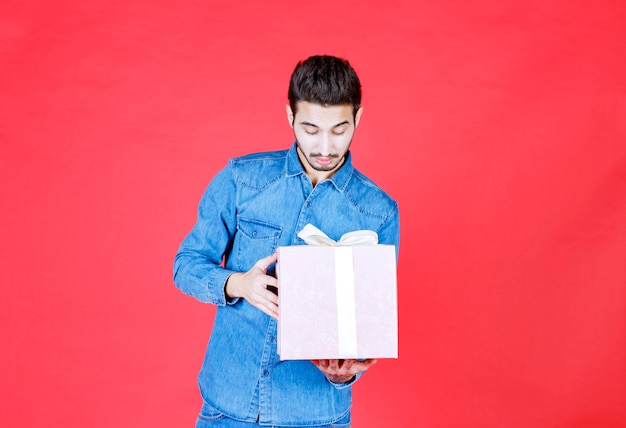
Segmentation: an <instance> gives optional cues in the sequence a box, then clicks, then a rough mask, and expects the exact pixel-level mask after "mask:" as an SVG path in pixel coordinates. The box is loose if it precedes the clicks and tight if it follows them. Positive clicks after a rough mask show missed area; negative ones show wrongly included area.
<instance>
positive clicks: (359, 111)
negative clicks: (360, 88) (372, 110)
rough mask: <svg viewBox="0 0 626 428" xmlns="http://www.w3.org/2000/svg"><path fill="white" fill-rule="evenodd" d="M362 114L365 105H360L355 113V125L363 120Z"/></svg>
mask: <svg viewBox="0 0 626 428" xmlns="http://www.w3.org/2000/svg"><path fill="white" fill-rule="evenodd" d="M361 114H363V106H361V107H359V109H358V110H357V111H356V114H355V115H354V127H355V128H356V127H357V126H359V121H360V120H361Z"/></svg>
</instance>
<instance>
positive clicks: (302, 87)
mask: <svg viewBox="0 0 626 428" xmlns="http://www.w3.org/2000/svg"><path fill="white" fill-rule="evenodd" d="M287 96H288V98H289V105H290V106H291V111H292V112H293V114H294V115H295V114H296V107H297V103H298V101H307V102H310V103H315V104H320V105H323V106H334V105H342V104H351V105H352V106H353V108H354V111H353V114H354V115H356V112H357V110H358V109H359V107H360V106H361V82H360V81H359V77H358V76H357V75H356V72H355V71H354V69H353V68H352V66H351V65H350V63H349V62H348V61H347V60H345V59H342V58H337V57H334V56H329V55H315V56H312V57H309V58H307V59H306V60H304V61H300V62H299V63H298V65H296V68H295V70H294V71H293V73H292V75H291V80H290V81H289V93H288V95H287Z"/></svg>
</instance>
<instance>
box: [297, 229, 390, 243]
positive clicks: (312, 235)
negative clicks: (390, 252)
mask: <svg viewBox="0 0 626 428" xmlns="http://www.w3.org/2000/svg"><path fill="white" fill-rule="evenodd" d="M298 238H300V239H302V240H303V241H304V242H306V243H307V244H309V245H327V246H329V247H338V246H351V245H376V244H378V234H377V233H376V232H374V231H373V230H355V231H354V232H348V233H345V234H343V235H342V236H341V238H340V239H339V241H333V240H332V239H330V238H329V237H328V235H326V234H325V233H324V232H322V231H321V230H319V229H318V228H317V227H315V226H313V225H312V224H311V223H309V224H307V225H306V226H304V227H303V228H302V230H301V231H300V232H298Z"/></svg>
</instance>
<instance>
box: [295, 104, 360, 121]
mask: <svg viewBox="0 0 626 428" xmlns="http://www.w3.org/2000/svg"><path fill="white" fill-rule="evenodd" d="M353 112H354V107H353V106H352V105H351V104H338V105H322V104H316V103H310V102H307V101H300V102H298V104H297V109H296V113H295V116H296V121H297V122H309V123H311V124H317V122H322V123H324V124H326V125H329V124H332V126H337V125H339V124H343V123H345V122H348V123H352V121H353V118H354V113H353Z"/></svg>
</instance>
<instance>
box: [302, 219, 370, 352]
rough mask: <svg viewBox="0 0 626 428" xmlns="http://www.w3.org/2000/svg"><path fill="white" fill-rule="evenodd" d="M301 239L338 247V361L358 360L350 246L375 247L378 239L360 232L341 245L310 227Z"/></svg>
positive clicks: (367, 231) (303, 230) (343, 240)
mask: <svg viewBox="0 0 626 428" xmlns="http://www.w3.org/2000/svg"><path fill="white" fill-rule="evenodd" d="M298 237H299V238H301V239H302V240H304V242H306V243H307V244H309V245H316V246H330V247H335V251H334V255H335V288H336V298H337V323H338V324H337V335H338V340H339V358H357V335H356V332H357V329H356V303H355V298H354V266H353V263H352V248H351V246H353V245H375V244H377V243H378V235H377V234H376V232H374V231H372V230H357V231H354V232H348V233H346V234H344V235H343V236H342V237H341V239H339V241H333V240H332V239H330V238H329V237H328V236H327V235H326V234H325V233H324V232H322V231H321V230H319V229H318V228H317V227H315V226H313V225H312V224H310V223H309V224H307V225H306V226H304V228H303V229H302V230H301V231H300V232H299V233H298Z"/></svg>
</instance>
